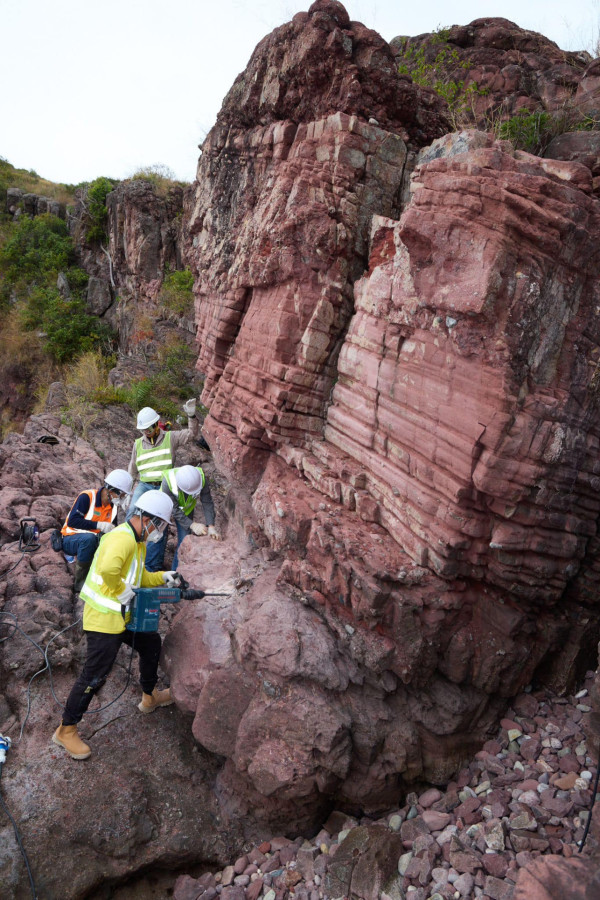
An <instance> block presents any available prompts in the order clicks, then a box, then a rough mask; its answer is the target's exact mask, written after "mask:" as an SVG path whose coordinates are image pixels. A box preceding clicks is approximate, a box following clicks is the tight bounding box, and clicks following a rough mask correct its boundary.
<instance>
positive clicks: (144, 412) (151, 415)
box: [137, 406, 160, 431]
mask: <svg viewBox="0 0 600 900" xmlns="http://www.w3.org/2000/svg"><path fill="white" fill-rule="evenodd" d="M159 419H160V416H159V415H158V413H157V412H156V410H155V409H152V407H151V406H145V407H144V408H143V409H140V411H139V413H138V417H137V428H138V429H139V431H144V430H145V429H146V428H150V426H151V425H154V423H155V422H158V420H159Z"/></svg>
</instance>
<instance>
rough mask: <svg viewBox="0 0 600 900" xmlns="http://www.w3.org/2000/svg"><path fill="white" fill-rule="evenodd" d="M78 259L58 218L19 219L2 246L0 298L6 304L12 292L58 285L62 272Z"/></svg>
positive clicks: (47, 216)
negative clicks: (57, 281)
mask: <svg viewBox="0 0 600 900" xmlns="http://www.w3.org/2000/svg"><path fill="white" fill-rule="evenodd" d="M74 260H75V251H74V248H73V241H72V240H71V238H70V236H69V233H68V230H67V226H66V224H65V222H63V220H62V219H58V218H57V217H56V216H51V215H43V216H36V217H35V218H34V219H28V218H24V219H20V220H19V221H18V222H15V223H13V224H12V225H11V227H10V229H9V232H8V236H7V237H6V240H5V241H4V243H3V245H2V246H1V247H0V276H1V278H2V288H1V291H0V296H1V298H2V300H3V301H4V303H5V304H6V302H7V301H8V299H9V297H10V294H11V292H12V291H13V290H16V291H17V293H18V292H19V291H23V290H26V289H27V287H29V286H32V285H43V284H48V283H50V282H52V281H54V283H56V278H57V276H58V273H59V272H60V271H64V270H66V269H69V267H70V266H71V264H72V263H73V262H74Z"/></svg>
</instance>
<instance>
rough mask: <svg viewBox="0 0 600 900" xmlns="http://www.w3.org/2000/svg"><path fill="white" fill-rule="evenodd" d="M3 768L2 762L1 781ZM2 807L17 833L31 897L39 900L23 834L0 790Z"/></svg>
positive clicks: (0, 766)
mask: <svg viewBox="0 0 600 900" xmlns="http://www.w3.org/2000/svg"><path fill="white" fill-rule="evenodd" d="M3 766H4V763H1V762H0V779H1V778H2V768H3ZM0 806H1V807H2V809H3V810H4V812H5V813H6V815H7V817H8V819H9V820H10V823H11V825H12V827H13V829H14V832H15V838H16V839H17V844H18V845H19V850H20V851H21V856H22V857H23V861H24V863H25V868H26V869H27V875H28V876H29V886H30V887H31V896H32V897H33V900H37V891H36V888H35V882H34V880H33V874H32V871H31V866H30V865H29V860H28V858H27V852H26V850H25V847H24V846H23V841H22V840H21V834H20V832H19V829H18V827H17V823H16V822H15V820H14V819H13V817H12V815H11V813H10V810H9V808H8V806H7V805H6V803H5V802H4V797H3V796H2V791H1V790H0Z"/></svg>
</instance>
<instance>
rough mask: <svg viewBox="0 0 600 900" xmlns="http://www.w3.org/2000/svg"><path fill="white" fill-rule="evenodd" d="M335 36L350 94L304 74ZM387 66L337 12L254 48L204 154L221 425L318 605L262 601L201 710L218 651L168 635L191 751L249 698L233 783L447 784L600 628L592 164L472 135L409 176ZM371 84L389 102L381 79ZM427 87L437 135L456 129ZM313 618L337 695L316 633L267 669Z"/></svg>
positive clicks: (204, 229) (204, 218)
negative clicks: (496, 724)
mask: <svg viewBox="0 0 600 900" xmlns="http://www.w3.org/2000/svg"><path fill="white" fill-rule="evenodd" d="M365 43H366V44H367V45H368V46H369V47H371V48H373V47H374V46H375V47H377V55H376V57H374V55H373V52H372V51H370V52H369V54H368V55H365V53H364V46H365ZM323 45H326V46H327V47H328V48H330V49H331V54H333V57H334V58H335V59H337V58H338V57H337V56H336V54H338V56H339V60H340V62H341V60H342V58H343V59H345V61H346V63H345V64H346V65H347V66H348V65H350V66H351V67H353V68H352V71H353V72H354V75H353V83H354V84H355V90H354V91H353V92H348V91H346V92H344V91H341V88H340V87H339V78H338V81H335V79H333V76H332V75H331V65H332V62H331V59H332V56H331V55H325V54H321V55H320V56H319V57H318V58H317V59H315V54H314V48H315V47H316V46H323ZM388 53H389V50H386V46H385V45H382V44H381V42H380V41H379V40H378V38H377V37H376V36H373V35H372V33H369V32H365V30H364V29H363V28H362V27H359V26H356V25H355V24H354V23H350V22H349V21H348V20H347V18H346V17H345V16H344V13H343V10H341V8H340V7H339V5H338V4H336V3H333V4H332V3H327V2H318V3H316V4H314V5H313V7H311V10H310V11H309V13H308V15H303V16H297V17H296V18H295V19H294V21H293V23H291V24H290V25H288V26H284V28H283V29H278V30H277V31H276V32H274V33H273V34H272V35H271V36H270V37H269V38H267V39H265V41H263V42H262V43H261V44H260V45H259V47H258V48H257V50H256V52H255V54H254V56H253V57H252V60H251V61H250V64H249V67H248V69H247V71H246V72H245V73H244V74H243V75H242V76H240V78H239V79H238V81H237V82H236V85H234V88H233V89H232V91H231V92H230V94H229V95H228V98H227V99H226V101H225V104H224V107H223V109H222V110H221V113H220V115H219V120H218V122H217V125H216V126H215V128H214V129H213V131H212V132H211V133H210V134H209V136H208V138H207V140H206V142H205V145H204V147H203V154H202V158H201V160H200V163H199V168H198V180H197V184H196V186H195V194H194V197H193V201H192V204H191V206H190V210H189V221H190V229H189V230H190V236H191V246H190V247H189V250H188V255H189V259H190V260H191V264H192V267H193V269H194V271H195V273H196V275H197V282H196V296H197V321H198V342H199V360H198V367H199V369H201V370H202V371H203V372H204V373H206V376H207V380H206V389H205V393H204V397H203V399H204V401H205V402H206V403H207V404H210V416H209V419H208V421H207V424H206V426H205V431H206V433H207V434H208V436H209V440H210V443H211V446H213V447H214V449H215V455H216V459H217V462H218V464H219V465H220V466H221V467H222V468H223V469H224V470H225V471H226V472H227V473H228V474H229V475H230V477H231V478H233V479H234V481H236V482H237V483H238V484H239V485H241V486H242V487H241V490H240V493H239V498H238V504H239V507H240V509H244V510H246V513H245V515H247V506H246V504H247V502H250V504H251V507H252V513H253V515H254V517H255V518H256V521H257V522H258V524H259V525H260V529H261V531H262V534H263V535H264V536H266V538H267V540H268V542H269V546H270V550H271V552H273V553H277V554H279V558H280V560H281V563H278V564H277V565H279V566H280V568H279V584H280V588H281V589H282V591H283V592H285V591H289V589H290V587H291V588H292V589H295V591H296V595H295V596H296V597H297V598H298V599H300V600H301V601H302V603H304V604H305V605H308V607H312V609H313V610H314V611H315V612H316V613H317V615H316V616H315V615H314V613H308V612H305V611H302V612H301V613H300V612H297V611H296V610H297V599H296V600H292V601H284V600H283V595H281V596H279V597H278V599H277V601H276V602H275V601H274V602H273V603H270V602H269V599H268V597H269V593H272V590H273V589H272V586H271V585H269V586H265V587H264V588H260V587H257V590H256V595H255V597H254V599H252V600H250V599H249V600H248V602H247V603H245V604H244V605H243V607H242V608H241V609H239V610H238V613H239V615H240V616H241V620H240V621H237V620H236V622H235V623H234V624H233V625H232V624H231V622H230V623H229V625H228V626H227V628H226V631H227V630H228V631H229V633H230V635H231V640H232V641H233V644H232V647H233V650H232V654H231V656H230V657H228V658H227V660H224V661H223V663H222V667H221V668H220V672H219V674H218V676H217V675H214V674H213V676H209V669H206V670H204V671H203V670H201V671H199V672H198V677H197V688H196V690H197V700H196V698H195V695H194V690H193V689H192V690H191V700H190V686H189V678H190V672H189V670H188V668H187V666H186V663H185V662H182V660H184V659H185V657H186V654H187V653H189V652H191V646H192V644H193V643H194V641H202V642H205V641H206V640H208V641H209V645H210V641H211V638H210V636H209V637H208V638H207V636H206V632H205V629H206V627H207V626H206V624H205V625H203V624H202V623H199V622H196V623H191V622H190V621H188V620H183V619H182V620H181V622H180V628H179V629H178V628H176V629H175V630H174V632H173V633H172V635H171V638H170V640H172V642H173V647H174V648H176V652H175V651H174V652H173V654H172V663H171V665H172V674H173V677H174V684H175V690H177V679H178V677H179V674H180V675H181V677H182V678H184V679H185V680H186V684H187V688H186V696H187V698H188V699H187V700H186V703H187V705H188V706H189V705H190V703H191V707H190V709H191V708H193V706H194V704H195V703H197V704H198V707H197V708H198V712H197V717H196V722H195V726H194V733H195V734H196V737H197V738H198V740H200V742H201V743H206V745H210V742H211V740H212V738H211V737H209V735H210V734H212V733H213V731H214V728H215V723H214V722H213V721H212V718H211V712H210V710H211V708H212V707H211V697H213V694H212V691H213V690H217V688H216V687H215V686H214V679H215V678H217V677H218V681H219V685H220V687H219V688H218V691H219V692H222V691H225V692H227V690H228V689H229V688H228V687H227V686H228V685H229V686H231V685H233V683H236V685H237V687H236V689H235V691H236V695H238V694H239V691H240V690H241V688H240V679H241V681H242V683H243V685H244V688H243V690H242V693H241V694H240V695H239V696H238V699H237V700H236V701H235V714H234V715H232V717H231V718H230V720H229V721H228V724H227V729H229V730H228V731H227V734H228V737H227V740H226V744H227V747H226V748H225V747H222V748H221V750H219V752H223V753H225V755H226V756H228V757H229V759H230V763H229V764H228V768H227V769H226V771H227V772H228V773H229V775H228V777H229V779H230V783H231V785H233V784H235V789H236V790H237V791H238V793H239V792H240V791H241V792H243V788H242V787H241V785H243V784H245V785H246V788H247V790H249V791H253V790H258V791H259V792H262V793H265V792H266V793H270V791H269V789H268V788H267V785H269V784H277V785H278V790H279V791H280V792H281V791H284V794H285V796H289V797H290V798H293V797H294V796H296V798H297V797H298V796H303V797H307V796H308V795H309V794H310V793H311V792H314V794H315V796H316V795H318V794H319V792H320V791H325V792H330V791H333V792H337V793H338V795H340V796H345V797H346V798H347V799H348V800H353V801H357V802H359V803H363V804H364V803H369V802H377V800H376V798H378V800H379V802H382V798H383V797H385V796H388V797H389V796H390V794H391V793H394V792H395V791H401V790H402V779H403V778H404V779H406V778H412V777H418V776H419V775H420V776H422V777H425V778H427V779H430V780H434V781H435V780H440V781H441V780H443V779H444V778H447V777H448V775H449V774H450V772H451V771H453V770H454V769H455V767H456V765H457V764H458V763H459V761H460V759H461V758H463V757H464V755H465V753H468V748H469V747H470V746H472V745H473V742H476V741H477V740H479V739H480V738H481V735H482V734H483V733H484V732H485V730H486V728H488V727H489V725H490V723H491V722H492V721H493V719H494V716H495V715H496V712H497V710H498V709H499V708H500V707H501V705H502V703H503V700H502V698H503V697H504V698H508V697H509V696H511V695H513V694H515V693H516V692H517V691H518V690H519V689H521V688H522V687H523V686H524V685H525V684H527V683H528V682H529V681H530V680H531V679H532V678H533V677H534V676H536V675H537V676H540V675H541V674H542V673H543V675H544V677H545V678H546V680H547V681H548V682H549V683H551V684H553V685H554V686H555V687H556V688H557V689H562V688H563V687H564V686H565V685H566V684H567V683H569V682H570V681H571V680H572V679H573V677H574V676H575V673H576V671H577V666H578V660H579V659H580V658H581V659H585V655H586V650H587V649H588V645H587V644H586V641H588V636H591V634H592V631H591V630H590V623H593V624H594V628H596V625H597V611H596V606H595V601H594V599H593V587H592V586H593V585H595V584H596V578H597V576H596V563H595V560H596V552H595V535H596V528H597V524H596V523H597V517H598V512H599V504H600V495H599V492H598V489H599V488H600V480H599V479H598V464H597V462H596V457H597V451H598V431H597V429H598V414H597V407H596V381H597V374H596V369H597V352H598V351H597V347H598V332H597V325H596V318H597V317H596V307H597V301H598V298H597V288H596V282H597V275H598V271H597V267H598V260H597V254H596V250H595V247H596V244H597V240H598V230H599V225H600V219H599V207H598V202H597V200H596V199H595V197H594V196H593V194H592V187H593V185H592V176H591V171H590V169H589V168H587V167H584V166H581V165H578V164H576V163H567V162H557V161H551V160H546V161H544V160H539V159H538V158H536V157H531V156H528V155H527V154H523V153H515V152H514V150H513V149H512V147H511V146H510V145H508V144H502V143H494V142H493V140H492V138H491V137H489V136H486V135H482V134H477V133H474V134H472V135H459V136H456V137H454V138H453V139H452V140H450V141H446V140H445V141H442V142H440V143H439V144H434V145H433V146H432V147H431V149H429V150H426V151H423V153H422V154H421V156H420V157H418V158H417V161H416V164H417V170H416V173H415V175H414V177H413V180H412V183H411V185H410V186H409V185H408V183H407V182H408V179H407V177H406V172H405V161H406V157H407V153H408V152H409V148H410V146H411V142H412V146H413V147H414V142H417V144H418V143H419V142H421V143H422V142H423V141H424V140H426V138H425V135H424V134H423V133H422V131H421V132H419V130H418V129H416V128H415V121H417V120H419V119H421V120H422V115H421V113H420V111H419V104H421V102H423V96H424V95H423V93H422V92H421V93H420V92H419V91H418V89H417V88H416V87H415V86H414V85H411V83H410V82H409V81H406V80H402V79H400V80H399V79H398V78H395V76H394V75H393V72H392V70H390V72H389V73H388V70H387V69H388V67H387V64H386V65H385V66H384V65H382V63H381V60H382V59H387V58H388V57H387V54H388ZM374 59H376V60H377V62H376V65H375V67H374V70H373V60H374ZM299 61H300V62H299ZM338 65H339V63H338ZM319 72H320V73H321V74H319ZM375 72H376V73H377V76H380V75H381V73H382V72H383V73H384V75H385V78H384V82H383V85H382V90H381V96H382V97H384V98H387V99H386V108H385V109H382V104H381V103H379V104H378V105H376V106H375V107H373V105H372V101H371V97H370V94H369V92H368V91H366V90H365V89H364V85H365V84H370V83H371V82H372V80H373V78H375V77H376V75H375ZM284 76H285V77H284ZM394 78H395V82H396V85H397V87H396V89H395V90H394V89H393V87H392V88H390V87H389V85H390V82H391V81H392V82H393V80H394ZM334 85H335V90H334ZM315 86H317V88H318V90H317V91H316V97H315V96H314V94H315V90H316V88H315ZM409 88H410V89H411V90H413V91H414V92H415V93H414V101H413V104H412V106H411V112H410V115H408V114H407V112H406V110H407V108H406V106H403V105H402V104H399V103H398V102H397V96H398V95H397V91H398V90H400V91H401V92H403V91H405V90H407V89H409ZM395 91H396V92H395ZM425 96H426V101H425V106H424V107H423V110H424V113H423V114H425V112H426V114H427V122H428V123H429V129H428V138H429V139H430V138H431V137H434V136H435V133H436V129H439V128H443V120H442V118H441V117H439V116H438V118H437V119H436V118H435V115H434V111H432V110H431V95H430V94H426V95H425ZM334 102H335V104H337V110H336V109H334V108H333V106H332V105H333V104H334ZM374 120H375V121H374ZM403 178H404V183H403ZM244 496H245V497H246V498H247V499H246V500H244ZM247 527H248V528H250V530H252V526H250V525H248V526H247ZM265 594H266V597H265ZM288 603H291V606H289V608H288V605H287V604H288ZM301 609H302V607H301ZM297 615H301V617H304V616H307V621H309V620H310V621H311V622H312V623H313V626H312V627H313V639H315V635H316V633H317V631H318V630H319V629H321V628H323V629H324V632H325V633H331V634H333V635H334V646H335V647H336V650H335V652H334V650H333V648H332V649H331V651H327V652H324V654H323V657H321V656H319V658H324V659H331V658H332V653H333V654H334V656H335V653H340V654H341V658H342V660H343V664H342V668H343V671H344V674H343V676H342V677H341V680H340V677H339V675H338V676H336V677H333V676H331V674H330V673H328V669H329V667H328V666H326V667H323V666H317V665H316V663H315V662H313V663H308V662H307V660H306V659H305V653H306V652H308V651H307V650H306V649H305V643H304V641H302V640H301V641H300V645H299V647H298V650H297V655H296V656H295V657H292V658H291V659H290V660H288V661H287V662H286V664H285V666H284V667H283V668H279V667H278V666H275V665H273V667H272V668H271V667H270V665H271V663H272V660H273V657H272V655H271V654H272V653H275V647H274V644H273V640H274V638H270V636H269V629H268V628H267V626H266V623H267V621H269V620H271V619H272V617H274V616H276V617H277V618H278V620H279V618H280V617H281V622H279V624H278V626H277V629H276V636H277V642H278V644H279V645H280V644H281V642H283V643H286V642H287V641H288V640H289V641H291V642H292V644H293V645H294V642H295V641H296V640H297V638H296V637H295V635H297V633H298V626H297V624H294V622H295V619H296V616H297ZM300 630H301V631H304V626H303V627H302V628H301V629H300ZM184 631H185V634H184ZM256 633H258V634H260V635H265V637H264V638H263V637H261V638H260V640H259V639H257V638H256V636H254V637H252V638H250V635H256ZM590 643H593V642H592V641H590ZM207 652H208V657H210V650H208V651H207ZM275 655H277V654H275ZM265 659H266V660H268V662H266V663H265ZM207 665H208V664H207ZM265 670H266V671H268V673H269V676H268V680H269V682H271V679H272V678H273V679H275V682H276V683H277V684H278V690H279V691H281V692H282V694H281V696H282V699H280V700H278V702H277V704H274V703H273V702H272V701H271V700H269V699H268V697H265V696H264V693H262V688H261V687H260V684H261V678H263V677H264V674H265ZM178 673H179V674H178ZM184 673H185V674H184ZM259 676H260V677H259ZM207 679H208V680H207ZM303 679H308V681H304V682H303ZM192 680H193V679H192ZM292 684H293V685H295V686H294V688H292V687H291V685H292ZM357 684H361V685H363V687H362V688H360V689H359V688H357V687H356V685H357ZM367 684H368V685H369V687H368V690H367V689H366V685H367ZM309 685H310V688H309ZM348 685H351V687H349V686H348ZM306 690H309V693H308V694H306V693H305V692H306ZM290 691H291V693H290ZM296 691H300V694H297V695H296V693H295V692H296ZM301 695H302V696H301ZM215 696H217V695H215ZM218 696H221V693H219V694H218ZM278 696H279V695H278ZM317 696H318V701H317V699H316V698H317ZM283 697H287V699H283ZM309 697H310V699H309ZM367 698H368V699H367ZM213 699H214V698H213ZM317 702H318V704H319V709H320V710H321V712H320V714H319V715H320V718H322V717H325V718H327V720H329V719H331V728H330V731H329V732H328V737H327V739H326V741H325V744H324V745H323V747H322V748H321V749H320V751H319V753H320V761H315V760H314V759H313V760H312V761H311V754H312V753H313V751H314V747H315V741H316V742H317V746H320V745H319V739H318V738H315V731H314V729H315V728H316V725H310V724H307V727H306V730H305V731H302V730H301V731H300V732H298V733H294V740H293V742H291V743H290V740H289V739H288V737H286V731H287V730H288V729H289V721H290V717H292V718H295V719H297V720H298V722H300V721H302V720H303V719H305V717H306V715H307V710H308V708H309V706H314V704H315V703H317ZM307 704H308V705H307ZM450 710H452V712H450ZM220 714H221V713H220ZM266 733H268V734H269V735H270V736H271V740H272V741H274V742H275V743H274V744H273V747H279V751H281V752H279V751H278V752H276V753H275V752H272V753H271V752H270V755H269V754H267V753H266V750H265V745H264V742H263V741H261V740H260V739H259V737H258V736H259V735H260V734H263V735H264V734H266ZM251 734H252V735H254V736H253V737H250V735H251ZM358 734H360V736H361V737H360V740H359V739H358V737H357V735H358ZM345 736H346V737H345ZM280 741H281V742H282V743H281V744H279V743H278V742H280ZM348 741H350V743H348ZM283 747H285V753H284V755H285V756H286V758H288V757H289V758H290V759H292V760H294V763H293V764H290V766H291V768H290V769H289V772H287V774H286V771H284V770H282V769H281V767H280V765H279V763H278V762H277V761H276V760H277V759H278V758H279V757H280V756H281V753H282V752H283V749H282V748H283ZM323 754H324V755H323ZM269 758H270V759H271V760H272V762H269ZM275 770H277V771H275ZM324 770H326V771H327V773H328V774H325V772H324ZM299 773H303V774H302V775H300V774H299ZM399 778H400V780H398V779H399Z"/></svg>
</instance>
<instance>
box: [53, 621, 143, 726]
mask: <svg viewBox="0 0 600 900" xmlns="http://www.w3.org/2000/svg"><path fill="white" fill-rule="evenodd" d="M85 634H86V638H87V656H86V660H85V665H84V667H83V669H82V671H81V674H80V676H79V678H78V679H77V681H76V682H75V684H74V685H73V687H72V689H71V693H70V694H69V699H68V700H67V705H66V706H65V711H64V714H63V718H62V723H63V725H76V724H77V722H80V721H81V719H82V716H83V714H84V712H85V711H86V709H87V708H88V706H89V705H90V703H91V700H92V697H93V696H94V694H96V693H98V691H99V690H100V688H101V687H102V685H103V684H104V682H105V681H106V679H107V677H108V675H109V673H110V670H111V669H112V667H113V664H114V661H115V659H116V658H117V653H118V652H119V648H120V646H121V644H127V645H128V646H129V647H133V648H134V649H135V650H137V652H138V653H139V655H140V684H141V686H142V690H143V692H144V693H145V694H151V693H152V691H153V690H154V688H155V687H156V682H157V681H158V675H157V672H158V660H159V658H160V647H161V638H160V634H159V633H158V632H157V631H135V632H134V631H122V632H121V633H120V634H104V633H103V632H100V631H86V632H85Z"/></svg>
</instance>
